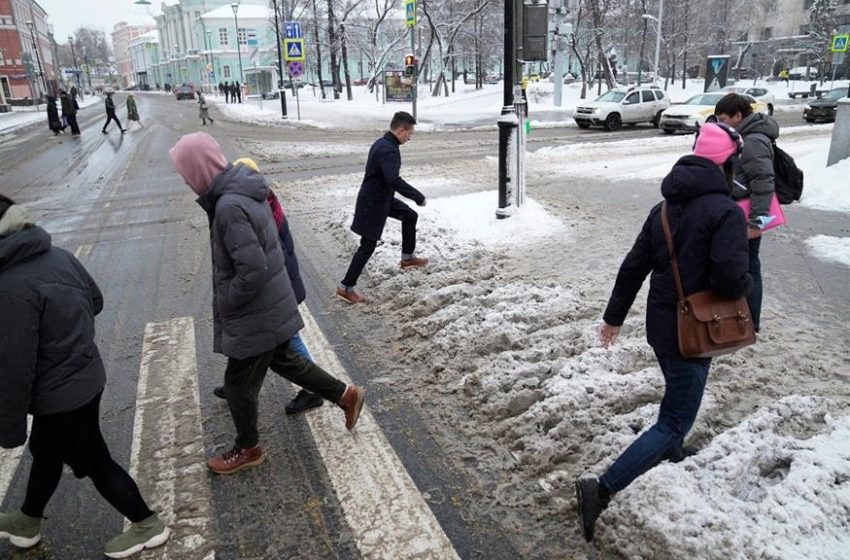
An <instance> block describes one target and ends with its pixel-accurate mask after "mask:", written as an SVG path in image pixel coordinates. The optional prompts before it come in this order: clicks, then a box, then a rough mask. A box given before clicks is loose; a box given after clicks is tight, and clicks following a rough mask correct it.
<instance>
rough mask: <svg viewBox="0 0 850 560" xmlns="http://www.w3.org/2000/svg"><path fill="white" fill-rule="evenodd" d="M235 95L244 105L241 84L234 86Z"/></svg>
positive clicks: (237, 83)
mask: <svg viewBox="0 0 850 560" xmlns="http://www.w3.org/2000/svg"><path fill="white" fill-rule="evenodd" d="M233 93H234V94H236V100H237V102H239V103H242V86H241V85H239V82H236V84H235V85H234V86H233Z"/></svg>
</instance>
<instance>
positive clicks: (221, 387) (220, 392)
mask: <svg viewBox="0 0 850 560" xmlns="http://www.w3.org/2000/svg"><path fill="white" fill-rule="evenodd" d="M213 395H215V396H216V397H218V398H220V399H226V398H227V396H226V395H225V394H224V385H219V386H218V387H216V388H215V389H213Z"/></svg>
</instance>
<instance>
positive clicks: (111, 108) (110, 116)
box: [101, 91, 127, 134]
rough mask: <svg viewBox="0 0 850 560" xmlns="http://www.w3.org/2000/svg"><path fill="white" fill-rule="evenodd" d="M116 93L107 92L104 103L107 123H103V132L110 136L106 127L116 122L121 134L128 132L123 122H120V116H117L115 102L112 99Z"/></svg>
mask: <svg viewBox="0 0 850 560" xmlns="http://www.w3.org/2000/svg"><path fill="white" fill-rule="evenodd" d="M113 93H114V92H112V91H107V92H106V101H104V106H105V107H106V122H105V123H103V129H102V130H101V132H102V133H104V134H109V133H108V132H106V127H107V126H109V123H110V122H111V121H115V124H117V125H118V128H119V129H120V130H121V134H124V133H125V132H127V130H126V129H124V127H123V126H121V121H119V120H118V116H117V115H116V114H115V101H114V100H113V99H112V94H113Z"/></svg>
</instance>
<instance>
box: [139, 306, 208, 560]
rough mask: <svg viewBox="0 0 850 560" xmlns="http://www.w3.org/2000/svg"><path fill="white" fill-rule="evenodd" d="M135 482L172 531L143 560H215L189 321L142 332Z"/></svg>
mask: <svg viewBox="0 0 850 560" xmlns="http://www.w3.org/2000/svg"><path fill="white" fill-rule="evenodd" d="M130 474H131V475H132V476H133V478H134V479H135V480H136V482H137V483H138V485H139V489H140V490H141V492H142V496H144V497H145V499H146V500H148V502H149V503H148V505H149V507H150V508H151V509H153V510H154V511H156V512H158V513H159V514H160V515H161V516H162V517H163V519H164V520H165V521H166V523H167V524H168V525H169V527H171V531H172V536H171V539H170V540H169V541H168V542H167V543H166V544H165V545H164V546H162V547H159V548H156V549H153V550H151V551H149V552H147V553H146V555H145V558H146V559H150V558H163V559H172V560H178V559H182V558H192V559H199V560H213V559H214V558H215V549H214V547H215V539H214V538H213V530H214V522H213V520H212V513H213V511H212V491H211V490H210V486H209V477H208V475H207V468H206V461H205V457H204V442H203V430H202V426H201V406H200V396H199V393H198V368H197V363H196V360H195V323H194V321H193V320H192V318H191V317H180V318H176V319H171V320H169V321H164V322H160V323H148V324H147V326H146V327H145V337H144V342H143V344H142V362H141V367H140V371H139V388H138V392H137V395H136V416H135V420H134V423H133V446H132V451H131V458H130ZM178 486H179V487H178Z"/></svg>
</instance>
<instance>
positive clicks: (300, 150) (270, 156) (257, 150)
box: [239, 138, 369, 163]
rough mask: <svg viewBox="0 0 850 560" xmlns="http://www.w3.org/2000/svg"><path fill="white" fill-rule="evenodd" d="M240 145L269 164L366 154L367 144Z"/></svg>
mask: <svg viewBox="0 0 850 560" xmlns="http://www.w3.org/2000/svg"><path fill="white" fill-rule="evenodd" d="M239 141H240V143H241V144H242V145H243V146H245V148H246V149H247V150H248V151H250V152H251V153H253V154H254V155H255V156H256V157H258V158H260V159H262V160H263V161H266V162H269V163H277V162H285V161H290V160H293V159H302V158H329V157H334V156H342V155H349V154H366V153H368V151H369V145H368V144H338V143H331V142H256V141H253V140H248V139H244V138H243V139H240V140H239Z"/></svg>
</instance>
